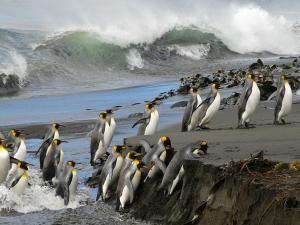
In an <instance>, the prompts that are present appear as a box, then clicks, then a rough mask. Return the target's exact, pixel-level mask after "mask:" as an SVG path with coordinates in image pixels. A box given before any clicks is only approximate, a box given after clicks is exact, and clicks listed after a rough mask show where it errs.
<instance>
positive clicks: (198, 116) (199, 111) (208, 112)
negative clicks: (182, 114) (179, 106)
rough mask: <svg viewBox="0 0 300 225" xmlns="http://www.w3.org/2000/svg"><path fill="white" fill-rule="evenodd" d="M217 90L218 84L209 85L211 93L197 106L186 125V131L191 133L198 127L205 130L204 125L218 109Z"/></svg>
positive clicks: (218, 94) (219, 102)
mask: <svg viewBox="0 0 300 225" xmlns="http://www.w3.org/2000/svg"><path fill="white" fill-rule="evenodd" d="M219 88H220V86H219V84H212V85H211V91H210V92H209V94H208V95H207V97H206V99H205V100H204V101H203V102H201V104H199V106H198V107H197V108H196V109H195V111H194V113H193V114H192V116H191V119H190V123H189V125H188V131H193V130H195V129H196V128H197V127H198V126H199V127H200V128H207V127H206V126H205V125H206V124H208V123H209V122H210V121H211V120H212V118H213V117H214V115H215V114H216V113H217V112H218V110H219V108H220V104H221V96H220V92H219Z"/></svg>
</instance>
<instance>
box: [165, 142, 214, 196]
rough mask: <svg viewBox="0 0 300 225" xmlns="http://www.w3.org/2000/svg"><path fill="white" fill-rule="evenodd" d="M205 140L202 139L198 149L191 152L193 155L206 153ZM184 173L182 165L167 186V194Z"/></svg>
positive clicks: (172, 189)
mask: <svg viewBox="0 0 300 225" xmlns="http://www.w3.org/2000/svg"><path fill="white" fill-rule="evenodd" d="M207 148H208V145H207V141H202V142H201V144H200V148H199V149H195V150H194V151H193V154H195V155H204V154H207ZM183 175H184V168H183V166H181V168H180V170H179V173H178V174H177V176H176V178H175V179H174V180H173V182H172V185H171V186H170V188H169V195H172V193H173V191H174V190H175V188H176V186H177V184H178V183H179V182H180V181H181V179H182V178H183Z"/></svg>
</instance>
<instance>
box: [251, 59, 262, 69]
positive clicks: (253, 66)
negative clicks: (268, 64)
mask: <svg viewBox="0 0 300 225" xmlns="http://www.w3.org/2000/svg"><path fill="white" fill-rule="evenodd" d="M263 66H264V63H263V61H262V60H261V59H258V60H257V61H256V62H255V63H252V64H251V65H250V66H249V69H250V70H257V69H261V68H262V67H263Z"/></svg>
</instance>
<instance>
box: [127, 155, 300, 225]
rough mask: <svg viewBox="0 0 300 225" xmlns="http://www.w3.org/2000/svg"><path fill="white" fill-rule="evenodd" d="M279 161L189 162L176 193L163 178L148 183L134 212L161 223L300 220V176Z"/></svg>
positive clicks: (239, 224) (264, 224)
mask: <svg viewBox="0 0 300 225" xmlns="http://www.w3.org/2000/svg"><path fill="white" fill-rule="evenodd" d="M275 165H276V162H272V161H268V160H255V161H251V162H245V161H241V162H237V163H230V164H229V165H228V166H226V167H217V166H214V165H207V164H204V163H202V162H200V161H185V162H184V168H185V177H184V180H183V182H182V184H181V185H179V186H178V188H177V190H176V191H175V192H174V193H173V195H172V196H165V195H164V193H163V192H162V191H159V190H158V189H157V187H158V185H159V183H160V179H161V178H156V179H153V180H150V181H147V182H146V183H145V184H144V186H143V187H141V191H140V193H139V194H138V196H136V200H135V202H134V204H133V206H132V208H131V213H132V215H133V216H134V217H136V218H140V219H143V220H146V221H151V222H153V223H162V224H178V225H179V224H181V225H182V224H199V225H200V224H201V225H206V224H207V225H211V224H214V225H227V224H228V225H232V224H234V225H246V224H249V225H250V224H251V225H256V224H257V225H285V224H298V223H299V221H300V213H299V210H300V189H299V188H300V182H299V181H300V175H299V174H297V173H292V174H291V173H290V172H287V171H284V172H283V171H280V172H279V171H274V168H275ZM210 194H212V195H210ZM208 196H211V198H209V201H207V200H208Z"/></svg>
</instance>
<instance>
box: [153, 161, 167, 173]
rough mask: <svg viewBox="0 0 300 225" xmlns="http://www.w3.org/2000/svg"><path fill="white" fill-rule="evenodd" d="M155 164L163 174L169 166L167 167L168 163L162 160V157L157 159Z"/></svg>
mask: <svg viewBox="0 0 300 225" xmlns="http://www.w3.org/2000/svg"><path fill="white" fill-rule="evenodd" d="M155 165H157V166H158V168H159V169H160V170H161V172H162V173H163V174H165V172H166V169H167V167H166V164H165V163H164V162H163V161H161V160H160V159H156V160H155Z"/></svg>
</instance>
